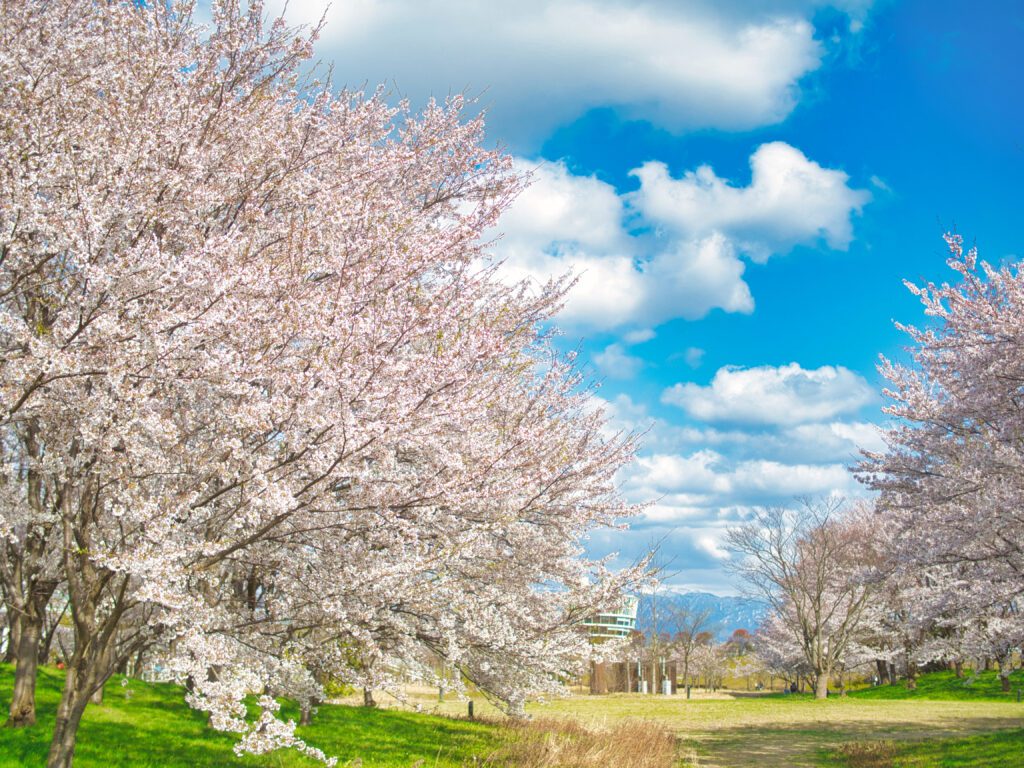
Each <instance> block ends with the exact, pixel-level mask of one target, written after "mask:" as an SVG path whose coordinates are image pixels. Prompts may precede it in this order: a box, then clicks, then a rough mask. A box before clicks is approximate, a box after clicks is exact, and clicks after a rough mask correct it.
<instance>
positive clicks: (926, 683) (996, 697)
mask: <svg viewBox="0 0 1024 768" xmlns="http://www.w3.org/2000/svg"><path fill="white" fill-rule="evenodd" d="M1018 688H1024V671H1022V670H1017V671H1015V672H1012V673H1010V691H1009V693H1003V691H1002V689H1001V687H1000V680H999V673H998V672H995V671H991V672H979V673H978V674H977V675H974V674H972V673H971V672H969V671H964V676H963V678H958V677H957V676H956V674H955V673H953V672H931V673H929V674H926V675H921V676H920V677H919V678H918V680H917V688H916V689H915V690H912V691H911V690H908V689H907V686H906V684H905V683H904V682H903V681H900V682H898V683H896V684H895V685H877V686H873V687H870V688H862V689H860V690H857V691H851V692H850V694H849V695H850V696H852V697H856V698H858V699H876V700H882V699H890V700H891V699H928V700H932V701H1016V700H1017V689H1018Z"/></svg>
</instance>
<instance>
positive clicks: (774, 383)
mask: <svg viewBox="0 0 1024 768" xmlns="http://www.w3.org/2000/svg"><path fill="white" fill-rule="evenodd" d="M873 398H874V393H873V391H872V389H871V387H870V386H869V385H868V383H867V382H866V381H865V380H864V378H863V377H862V376H860V375H859V374H857V373H854V372H853V371H851V370H849V369H848V368H843V367H842V366H830V365H825V366H822V367H821V368H816V369H813V370H805V369H804V368H801V367H800V365H799V364H797V363H790V364H789V365H783V366H780V367H774V366H767V365H766V366H759V367H756V368H739V367H734V366H726V367H724V368H720V369H719V370H718V372H717V373H715V376H714V378H713V379H712V380H711V383H710V384H709V385H707V386H700V385H698V384H692V383H687V384H676V385H675V386H673V387H670V388H669V389H667V390H665V391H664V392H663V393H662V398H661V399H662V402H664V403H668V404H671V405H677V406H679V407H680V408H682V409H683V410H684V411H686V412H687V414H689V415H690V416H691V417H693V418H696V419H700V420H701V421H711V422H721V421H725V422H735V423H746V424H778V425H796V424H802V423H807V422H814V421H824V420H827V419H832V418H834V417H836V416H838V415H841V414H845V413H853V412H856V411H857V410H859V409H860V408H861V407H863V406H864V405H866V404H867V403H869V402H871V401H872V399H873Z"/></svg>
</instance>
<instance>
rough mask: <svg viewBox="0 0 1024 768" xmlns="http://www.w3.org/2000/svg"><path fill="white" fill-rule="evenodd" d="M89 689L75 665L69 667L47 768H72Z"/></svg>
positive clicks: (47, 759)
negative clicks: (76, 740) (76, 739)
mask: <svg viewBox="0 0 1024 768" xmlns="http://www.w3.org/2000/svg"><path fill="white" fill-rule="evenodd" d="M79 661H80V660H79ZM89 687H90V686H88V685H86V680H84V679H83V676H82V675H81V674H80V670H79V669H77V668H76V666H74V665H70V666H68V671H67V674H66V675H65V677H64V691H63V693H62V694H61V697H60V705H59V706H58V707H57V722H56V724H55V725H54V728H53V740H52V741H51V742H50V754H49V755H48V756H47V758H46V768H71V765H72V760H74V757H75V738H76V737H77V736H78V727H79V726H80V725H81V723H82V714H83V713H84V712H85V707H86V705H87V704H88V703H89V695H90V694H91V693H92V691H91V690H89Z"/></svg>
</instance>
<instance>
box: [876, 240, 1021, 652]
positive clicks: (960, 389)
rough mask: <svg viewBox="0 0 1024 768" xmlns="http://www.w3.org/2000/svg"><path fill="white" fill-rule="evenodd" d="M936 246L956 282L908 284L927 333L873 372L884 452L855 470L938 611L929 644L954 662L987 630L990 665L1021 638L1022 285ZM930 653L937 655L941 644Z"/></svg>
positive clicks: (910, 331) (955, 246)
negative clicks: (904, 359) (884, 400)
mask: <svg viewBox="0 0 1024 768" xmlns="http://www.w3.org/2000/svg"><path fill="white" fill-rule="evenodd" d="M946 242H947V245H948V247H949V253H950V256H949V259H948V262H947V263H948V265H949V267H950V268H951V269H952V270H953V271H954V273H955V274H956V278H957V282H956V283H955V284H949V283H942V284H935V283H927V284H925V285H923V286H917V285H914V284H911V283H907V286H908V288H909V289H910V290H911V292H912V293H914V294H915V295H916V296H918V297H919V298H920V300H921V303H922V306H923V308H924V313H925V315H926V317H927V318H928V324H927V325H926V326H925V327H923V328H917V327H914V326H910V325H899V326H898V327H900V328H901V329H902V330H903V331H905V332H906V333H907V335H908V336H909V338H910V341H911V347H910V357H911V359H910V361H908V363H906V364H901V363H896V362H893V361H889V360H885V359H883V361H882V364H881V367H880V370H881V372H882V374H883V376H885V378H886V379H887V380H888V382H889V387H888V389H887V390H886V395H887V396H888V397H889V398H890V404H889V405H888V406H887V408H886V411H887V412H888V413H889V414H891V415H892V416H893V417H894V419H895V421H894V424H893V426H892V427H891V428H890V429H889V430H888V432H887V434H886V441H887V444H888V447H887V450H886V451H884V452H880V453H873V454H868V455H867V456H866V458H865V460H864V461H863V462H862V463H861V465H860V466H859V468H858V471H859V475H860V477H861V479H862V480H864V481H865V482H866V483H868V484H869V485H870V486H871V487H873V488H875V489H876V490H878V491H879V492H880V495H879V499H878V508H879V510H880V515H881V516H882V518H883V519H884V520H885V524H886V525H887V526H891V527H892V528H893V530H894V534H893V542H892V549H893V557H894V558H895V559H896V560H897V561H898V562H899V563H900V564H901V566H902V569H903V571H904V572H906V573H915V572H916V573H917V574H918V575H917V581H918V583H919V585H920V587H919V588H922V589H923V588H927V590H928V591H929V592H931V593H933V594H934V595H935V599H934V600H933V601H932V602H933V603H934V604H937V605H941V606H942V607H941V610H937V611H936V612H935V618H936V621H937V622H938V625H937V626H938V633H937V634H936V635H935V639H939V640H941V639H943V638H946V639H949V640H950V641H952V642H954V643H955V645H956V646H958V648H959V650H956V651H955V652H956V653H957V654H960V653H962V651H963V648H965V646H964V643H965V642H966V643H967V644H968V645H974V646H977V645H978V644H979V643H978V639H979V638H981V637H984V636H985V631H984V628H985V627H989V626H990V627H992V629H993V641H994V643H995V645H994V646H993V650H992V652H993V653H994V654H996V655H1000V654H1005V653H1006V650H1005V648H1007V647H1012V646H1013V645H1015V644H1017V645H1019V643H1020V642H1021V639H1024V633H1022V632H1021V625H1020V619H1019V611H1018V610H1017V608H1016V605H1017V603H1016V601H1017V596H1018V595H1019V594H1020V593H1021V590H1022V588H1024V576H1022V574H1024V519H1022V517H1021V514H1020V509H1019V507H1020V505H1019V503H1018V500H1019V498H1020V495H1021V492H1022V490H1024V486H1022V481H1021V477H1022V476H1024V475H1022V473H1021V469H1022V467H1024V452H1022V450H1021V442H1020V435H1021V434H1022V433H1024V420H1022V416H1021V409H1020V386H1021V381H1022V380H1024V378H1022V377H1024V374H1022V371H1024V345H1022V343H1021V329H1022V327H1024V323H1022V317H1024V277H1022V275H1021V272H1020V269H1019V265H1017V264H1007V265H1004V266H1002V267H999V268H996V267H993V266H991V265H989V264H986V263H985V262H982V261H979V260H978V255H977V252H976V251H975V250H974V249H970V250H964V248H963V241H962V239H961V238H960V236H958V235H947V237H946ZM979 633H980V634H979ZM969 638H970V639H969ZM1014 638H1015V639H1014ZM981 644H982V645H984V643H981ZM932 645H933V646H935V648H936V651H935V652H936V653H938V652H939V650H938V649H939V646H941V643H938V644H936V643H932ZM950 652H952V649H950ZM957 658H958V660H959V658H960V656H959V655H958V656H957ZM1004 666H1008V665H1004Z"/></svg>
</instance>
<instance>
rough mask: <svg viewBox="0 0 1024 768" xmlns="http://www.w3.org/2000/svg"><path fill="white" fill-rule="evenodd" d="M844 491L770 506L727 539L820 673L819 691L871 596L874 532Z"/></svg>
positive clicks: (743, 571) (820, 694)
mask: <svg viewBox="0 0 1024 768" xmlns="http://www.w3.org/2000/svg"><path fill="white" fill-rule="evenodd" d="M842 507H843V501H842V500H838V499H824V500H813V501H812V500H809V499H804V500H801V502H800V504H799V506H798V507H797V508H796V509H787V508H781V507H771V508H762V509H758V510H756V511H755V512H754V514H753V516H752V518H751V519H750V520H748V521H747V522H746V523H745V524H744V525H741V526H739V527H736V528H733V529H731V530H730V531H729V533H728V536H727V541H728V544H729V546H730V548H731V549H732V550H733V551H735V552H736V553H737V555H738V557H737V558H736V559H735V561H734V564H733V565H732V568H733V570H734V572H736V573H737V574H739V575H740V576H742V577H743V578H744V579H745V580H746V582H747V583H748V584H749V585H750V587H751V589H752V590H753V591H754V592H755V593H757V594H758V595H759V596H760V597H762V598H763V599H765V600H766V601H767V602H768V603H769V605H770V606H771V608H772V610H773V612H774V614H775V616H776V617H777V619H778V620H779V621H780V623H781V624H782V625H783V627H784V628H785V629H786V630H787V631H788V633H789V634H790V635H791V636H792V638H793V640H794V641H795V642H796V644H797V645H798V646H799V648H800V650H801V652H802V654H803V656H804V658H805V660H806V662H807V664H808V666H809V667H810V669H811V670H812V671H813V673H814V675H815V678H816V680H815V696H816V698H819V699H823V698H825V697H826V696H827V695H828V682H829V677H830V675H831V674H832V672H833V670H834V669H836V668H837V665H838V664H839V663H840V661H841V660H842V659H843V658H844V654H845V653H846V652H847V649H848V648H849V647H850V644H851V640H852V639H853V636H854V633H855V631H856V629H857V626H858V623H859V622H860V619H861V615H862V614H863V612H864V609H865V607H866V606H867V604H868V600H869V599H870V596H871V591H872V582H871V580H869V579H868V578H866V576H865V574H864V569H863V568H862V567H861V565H862V564H863V563H864V562H865V560H866V558H865V555H866V549H867V547H868V546H869V540H870V537H869V536H868V535H867V533H868V529H866V528H865V527H864V526H865V524H864V523H863V522H862V521H861V520H860V519H858V516H856V515H854V516H850V517H848V516H845V515H841V514H840V512H841V509H842Z"/></svg>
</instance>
